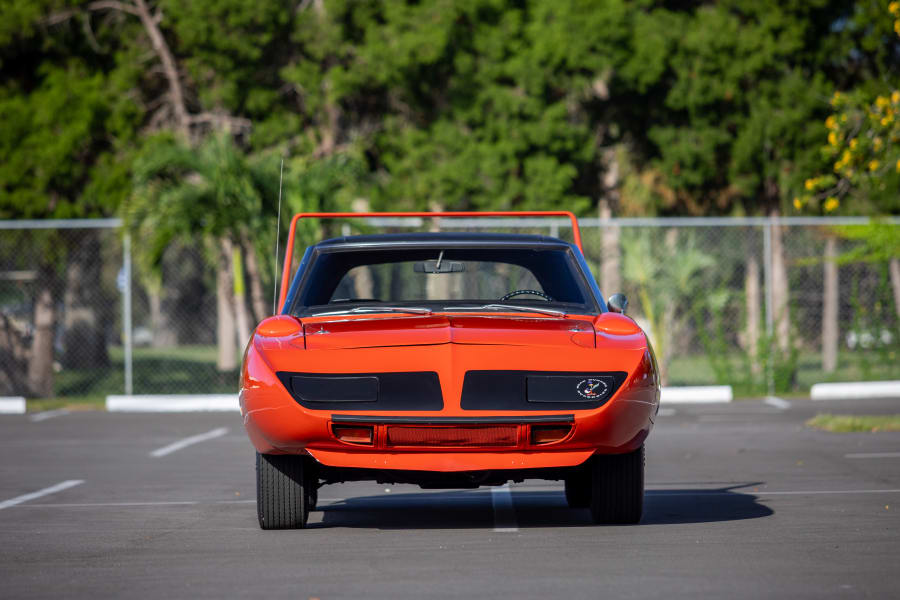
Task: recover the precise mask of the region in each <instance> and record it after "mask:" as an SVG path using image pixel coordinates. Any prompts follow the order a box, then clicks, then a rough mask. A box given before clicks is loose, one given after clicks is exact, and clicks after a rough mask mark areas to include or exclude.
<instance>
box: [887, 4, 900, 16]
mask: <svg viewBox="0 0 900 600" xmlns="http://www.w3.org/2000/svg"><path fill="white" fill-rule="evenodd" d="M888 12H889V13H891V14H892V15H897V14H900V2H891V3H890V4H888Z"/></svg>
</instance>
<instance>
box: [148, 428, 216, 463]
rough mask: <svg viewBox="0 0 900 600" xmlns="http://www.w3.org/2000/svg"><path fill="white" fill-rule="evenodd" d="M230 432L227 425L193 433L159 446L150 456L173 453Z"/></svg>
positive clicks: (155, 456) (156, 456) (157, 456)
mask: <svg viewBox="0 0 900 600" xmlns="http://www.w3.org/2000/svg"><path fill="white" fill-rule="evenodd" d="M226 433H228V428H227V427H219V428H217V429H213V430H212V431H207V432H206V433H201V434H199V435H192V436H191V437H186V438H184V439H183V440H178V441H177V442H175V443H172V444H169V445H168V446H163V447H162V448H157V449H156V450H154V451H153V452H151V453H150V456H152V457H154V458H159V457H161V456H166V455H167V454H172V453H173V452H177V451H178V450H181V449H182V448H187V447H188V446H190V445H192V444H199V443H200V442H205V441H206V440H211V439H213V438H217V437H221V436H223V435H225V434H226Z"/></svg>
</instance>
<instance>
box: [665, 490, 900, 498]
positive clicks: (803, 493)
mask: <svg viewBox="0 0 900 600" xmlns="http://www.w3.org/2000/svg"><path fill="white" fill-rule="evenodd" d="M647 491H648V492H649V493H650V494H651V495H653V496H733V495H735V494H752V495H754V496H808V495H810V494H900V489H897V490H806V491H800V490H789V491H780V492H770V491H768V490H752V491H750V490H745V491H734V492H713V491H705V490H697V491H688V492H675V491H666V490H647Z"/></svg>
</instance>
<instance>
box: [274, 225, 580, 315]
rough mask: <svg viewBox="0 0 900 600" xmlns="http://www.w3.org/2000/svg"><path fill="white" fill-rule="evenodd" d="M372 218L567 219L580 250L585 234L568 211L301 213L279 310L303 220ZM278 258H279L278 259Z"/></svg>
mask: <svg viewBox="0 0 900 600" xmlns="http://www.w3.org/2000/svg"><path fill="white" fill-rule="evenodd" d="M372 217H410V218H412V217H419V218H425V219H439V218H441V217H567V218H568V219H569V220H570V221H571V222H572V237H573V239H574V240H575V245H576V246H578V249H579V250H581V251H582V252H584V249H583V248H582V247H581V231H580V230H579V229H578V219H576V218H575V215H574V214H572V213H571V212H569V211H565V210H536V211H521V212H517V211H493V212H470V211H462V212H349V213H347V212H320V213H297V214H295V215H294V218H293V219H291V228H290V231H289V232H288V239H287V247H286V248H285V251H284V268H283V269H282V271H281V291H280V293H279V294H278V310H279V311H281V310H283V309H284V301H285V299H286V298H287V291H288V288H289V287H290V284H291V262H292V261H293V258H294V232H295V231H296V229H297V222H298V221H299V220H300V219H366V218H372ZM276 258H277V257H276Z"/></svg>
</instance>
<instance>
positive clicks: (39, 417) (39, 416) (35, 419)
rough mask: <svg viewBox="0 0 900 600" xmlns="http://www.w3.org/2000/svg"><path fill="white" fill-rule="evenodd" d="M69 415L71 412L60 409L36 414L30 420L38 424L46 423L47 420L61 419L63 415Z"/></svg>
mask: <svg viewBox="0 0 900 600" xmlns="http://www.w3.org/2000/svg"><path fill="white" fill-rule="evenodd" d="M67 414H69V411H68V410H66V409H65V408H60V409H59V410H45V411H44V412H39V413H34V414H33V415H31V416H30V417H28V419H29V420H30V421H31V422H32V423H37V422H39V421H46V420H47V419H52V418H53V417H61V416H63V415H67Z"/></svg>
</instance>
